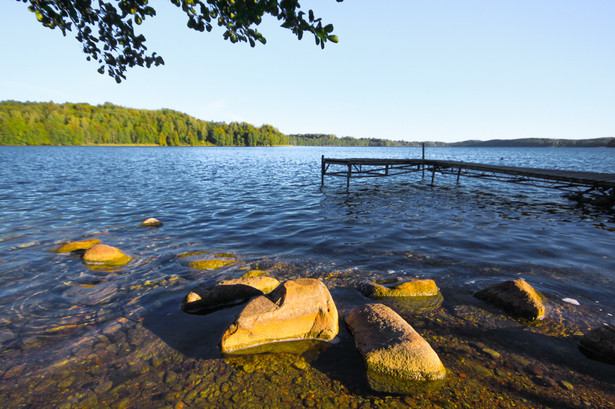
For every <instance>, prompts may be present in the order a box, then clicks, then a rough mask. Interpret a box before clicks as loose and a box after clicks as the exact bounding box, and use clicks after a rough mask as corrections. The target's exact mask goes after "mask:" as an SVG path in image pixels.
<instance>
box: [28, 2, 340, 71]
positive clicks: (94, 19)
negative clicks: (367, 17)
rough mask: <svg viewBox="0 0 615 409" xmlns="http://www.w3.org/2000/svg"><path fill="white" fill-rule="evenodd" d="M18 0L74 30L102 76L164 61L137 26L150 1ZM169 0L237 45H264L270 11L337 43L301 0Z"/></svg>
mask: <svg viewBox="0 0 615 409" xmlns="http://www.w3.org/2000/svg"><path fill="white" fill-rule="evenodd" d="M17 1H21V2H23V3H26V4H28V9H29V10H30V11H31V12H33V13H34V14H35V15H36V18H37V20H38V21H39V22H41V24H43V25H44V26H45V27H49V28H51V29H54V28H58V29H59V30H60V31H62V34H64V35H65V36H66V33H67V32H68V31H72V30H73V29H75V31H76V32H77V35H76V39H77V40H78V41H80V42H81V44H82V46H83V52H84V53H85V54H86V55H87V59H88V61H89V60H91V59H94V60H96V61H98V63H99V64H101V65H100V68H99V69H98V72H100V73H101V74H103V73H104V72H105V70H106V71H107V73H108V74H109V75H110V76H112V77H113V78H115V80H116V81H117V82H121V81H122V79H126V76H125V73H126V70H127V69H128V68H130V67H134V66H141V67H143V66H146V67H148V68H149V67H151V66H152V65H154V66H157V65H161V64H164V60H163V59H162V57H161V56H159V55H157V54H156V53H155V52H154V53H151V54H148V53H147V47H146V46H145V37H144V36H143V35H142V34H137V33H136V32H135V25H140V24H141V22H142V21H143V20H145V19H146V18H150V17H154V16H155V15H156V10H155V9H154V8H153V7H151V6H149V5H148V0H98V1H92V0H17ZM169 1H170V2H171V3H173V4H174V5H175V6H177V7H179V8H181V10H182V11H183V12H184V13H185V14H186V17H187V19H188V23H187V25H188V27H189V28H191V29H193V30H197V31H201V32H202V31H205V30H207V31H208V32H209V31H211V30H212V28H213V26H214V25H216V24H217V25H218V26H220V27H222V29H223V30H224V34H223V37H224V39H225V40H229V41H231V42H232V43H237V42H248V43H250V45H251V46H252V47H254V46H255V45H256V43H257V42H260V43H263V44H265V43H266V39H265V37H263V35H262V34H261V33H259V32H258V30H257V29H256V26H258V25H259V24H260V23H261V21H262V19H263V17H264V16H265V15H271V16H274V17H275V18H277V19H278V21H280V22H281V23H282V24H281V26H282V27H283V28H286V29H289V30H291V31H292V33H293V34H295V35H296V36H297V38H298V39H301V38H302V37H303V34H304V33H306V32H307V33H311V34H312V35H313V36H314V39H315V41H316V45H320V46H321V47H322V48H324V46H325V43H326V42H327V41H331V42H334V43H336V42H337V36H335V35H333V25H331V24H326V25H323V22H322V20H321V19H320V18H316V17H315V16H314V12H313V11H312V10H308V12H307V13H306V12H304V11H303V10H302V9H301V5H300V4H299V1H298V0H258V1H257V0H169ZM336 1H337V2H341V1H343V0H336ZM101 48H102V49H101Z"/></svg>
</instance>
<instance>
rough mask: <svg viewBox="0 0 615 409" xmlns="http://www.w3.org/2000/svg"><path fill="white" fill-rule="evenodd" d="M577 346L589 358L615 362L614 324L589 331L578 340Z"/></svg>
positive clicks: (610, 362)
mask: <svg viewBox="0 0 615 409" xmlns="http://www.w3.org/2000/svg"><path fill="white" fill-rule="evenodd" d="M579 348H580V350H581V352H583V353H584V354H585V355H586V356H588V357H589V358H591V359H595V360H598V361H602V362H605V363H608V364H615V325H604V326H602V327H598V328H594V329H593V330H591V331H589V332H588V333H587V334H585V335H583V337H581V339H580V340H579Z"/></svg>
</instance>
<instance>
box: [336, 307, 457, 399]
mask: <svg viewBox="0 0 615 409" xmlns="http://www.w3.org/2000/svg"><path fill="white" fill-rule="evenodd" d="M346 324H348V327H349V328H350V331H351V332H352V334H353V335H354V338H355V343H356V345H357V349H358V350H359V352H360V353H361V355H362V356H363V360H364V362H365V366H366V369H367V380H368V382H369V386H370V387H371V388H372V389H373V390H375V391H379V392H386V393H401V394H404V393H411V392H412V390H413V389H412V388H413V386H415V385H413V383H414V382H417V381H436V380H440V379H444V377H445V376H446V368H444V365H443V364H442V362H441V361H440V358H439V357H438V354H436V352H435V351H434V350H433V349H432V348H431V346H430V345H429V343H427V341H425V340H424V339H423V337H421V336H420V335H419V334H418V333H417V332H416V331H415V330H414V328H412V327H411V326H410V324H408V323H407V322H406V321H405V320H404V319H403V318H402V317H401V316H399V314H397V313H396V312H395V311H393V310H392V309H390V308H389V307H387V306H385V305H383V304H367V305H363V306H360V307H356V308H355V309H353V310H352V311H351V312H350V314H348V316H347V317H346Z"/></svg>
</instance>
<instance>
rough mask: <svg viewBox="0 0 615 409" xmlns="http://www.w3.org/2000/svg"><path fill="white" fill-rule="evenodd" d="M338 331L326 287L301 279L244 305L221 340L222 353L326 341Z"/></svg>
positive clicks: (319, 283)
mask: <svg viewBox="0 0 615 409" xmlns="http://www.w3.org/2000/svg"><path fill="white" fill-rule="evenodd" d="M338 331H339V323H338V313H337V308H336V307H335V303H334V302H333V298H331V294H330V293H329V290H328V289H327V287H326V286H325V285H324V284H323V283H322V282H321V281H319V280H316V279H312V278H303V279H298V280H290V281H286V282H284V283H282V284H280V285H279V286H278V287H277V288H276V289H275V290H274V291H272V292H271V293H269V294H268V295H262V296H259V297H256V298H255V299H253V300H252V301H250V302H249V303H248V305H246V307H245V308H244V309H243V311H242V312H241V313H240V314H239V316H238V317H237V319H236V320H235V322H233V324H231V326H230V327H229V329H227V330H226V332H225V333H224V335H223V336H222V341H221V349H222V352H223V353H233V352H237V351H240V350H242V349H245V348H251V347H255V346H258V345H264V344H267V343H271V342H279V341H291V340H301V339H318V340H323V341H329V340H332V339H333V338H335V336H336V335H337V333H338Z"/></svg>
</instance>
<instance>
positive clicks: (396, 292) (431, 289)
mask: <svg viewBox="0 0 615 409" xmlns="http://www.w3.org/2000/svg"><path fill="white" fill-rule="evenodd" d="M359 290H360V291H361V292H362V293H363V294H364V295H365V296H367V297H370V298H385V297H426V296H432V295H438V293H439V291H438V287H437V286H436V282H435V281H434V280H413V281H406V282H404V283H401V284H398V285H396V286H393V287H385V286H383V285H380V284H376V283H374V282H373V281H364V282H362V283H361V284H360V285H359Z"/></svg>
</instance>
